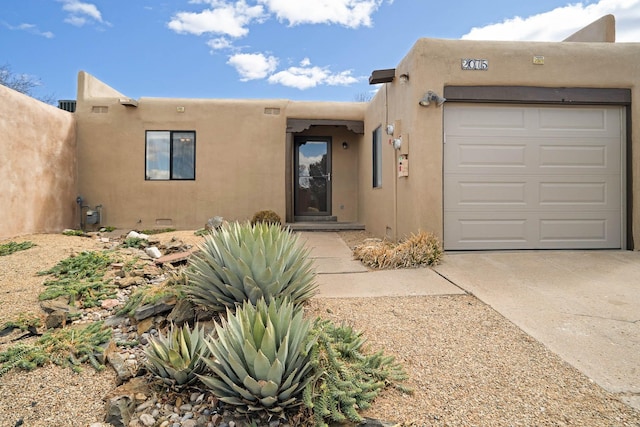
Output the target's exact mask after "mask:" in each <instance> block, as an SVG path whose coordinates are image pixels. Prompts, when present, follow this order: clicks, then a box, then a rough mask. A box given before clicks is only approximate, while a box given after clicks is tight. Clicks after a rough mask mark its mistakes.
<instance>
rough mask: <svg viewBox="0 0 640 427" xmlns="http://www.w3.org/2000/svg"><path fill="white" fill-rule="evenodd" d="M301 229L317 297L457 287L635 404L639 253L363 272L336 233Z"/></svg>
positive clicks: (553, 255) (461, 257) (477, 260)
mask: <svg viewBox="0 0 640 427" xmlns="http://www.w3.org/2000/svg"><path fill="white" fill-rule="evenodd" d="M300 234H301V240H302V241H303V242H305V244H306V245H307V247H309V248H311V253H310V255H311V257H312V258H314V259H315V262H316V266H317V273H318V279H317V280H318V284H319V296H322V297H336V298H348V297H368V296H371V297H373V296H402V295H407V296H410V295H445V294H464V293H465V291H466V292H468V293H471V294H473V295H475V296H476V297H477V298H479V299H480V300H481V301H483V302H484V303H486V304H488V305H490V306H491V307H492V308H494V309H495V310H496V311H498V312H499V313H500V314H502V315H503V316H505V317H506V318H507V319H509V320H510V321H512V322H513V323H514V324H516V325H517V326H518V327H520V328H521V329H522V330H523V331H525V332H526V333H528V334H529V335H531V336H532V337H534V338H535V339H537V340H538V341H540V342H541V343H543V344H544V345H545V346H546V347H547V348H549V349H550V350H551V351H553V352H554V353H556V354H558V355H559V356H560V357H561V358H563V359H564V360H565V361H566V362H568V363H569V364H571V365H572V366H574V367H575V368H577V369H578V370H580V371H581V372H582V373H584V374H585V375H586V376H588V377H589V378H591V379H592V380H594V381H595V382H596V383H597V384H598V385H600V386H601V387H603V388H604V389H605V390H608V391H610V392H612V393H615V394H617V395H618V396H619V397H620V399H621V400H623V401H624V402H626V403H628V404H629V405H631V406H633V407H635V408H636V409H639V410H640V252H630V251H517V252H472V253H456V252H452V253H447V254H446V255H445V257H444V260H443V262H442V263H441V264H440V265H438V266H437V267H435V269H430V268H422V269H408V270H385V271H369V270H367V269H366V268H364V267H363V266H362V265H361V264H360V263H359V262H356V261H354V260H352V257H351V251H350V250H349V248H348V247H347V246H346V244H345V243H344V242H343V241H342V240H341V239H340V237H339V236H338V234H337V233H321V232H315V233H300Z"/></svg>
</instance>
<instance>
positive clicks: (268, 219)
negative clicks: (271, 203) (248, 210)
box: [251, 210, 282, 225]
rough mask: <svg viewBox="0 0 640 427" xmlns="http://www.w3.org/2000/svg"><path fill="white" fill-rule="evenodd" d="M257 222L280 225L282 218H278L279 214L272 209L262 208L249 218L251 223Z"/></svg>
mask: <svg viewBox="0 0 640 427" xmlns="http://www.w3.org/2000/svg"><path fill="white" fill-rule="evenodd" d="M259 222H264V223H266V224H277V225H281V224H282V219H281V218H280V215H278V214H277V213H276V212H274V211H272V210H263V211H258V212H256V213H255V214H254V215H253V218H251V225H255V224H257V223H259Z"/></svg>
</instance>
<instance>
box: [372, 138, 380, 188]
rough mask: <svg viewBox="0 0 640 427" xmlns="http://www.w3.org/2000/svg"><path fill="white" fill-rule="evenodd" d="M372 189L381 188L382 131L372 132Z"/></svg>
mask: <svg viewBox="0 0 640 427" xmlns="http://www.w3.org/2000/svg"><path fill="white" fill-rule="evenodd" d="M372 152H373V188H378V187H382V129H381V127H380V126H378V128H377V129H376V130H374V131H373V145H372Z"/></svg>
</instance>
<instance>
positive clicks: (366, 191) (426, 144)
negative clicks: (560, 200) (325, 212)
mask: <svg viewBox="0 0 640 427" xmlns="http://www.w3.org/2000/svg"><path fill="white" fill-rule="evenodd" d="M534 56H544V58H545V61H544V65H534V64H533V57H534ZM639 57H640V44H638V43H633V44H631V43H618V44H614V43H569V42H561V43H540V42H487V41H463V40H437V39H420V40H418V41H417V42H416V44H415V45H414V46H413V48H412V49H411V51H410V52H409V53H408V55H407V56H406V57H405V58H404V59H403V60H402V61H401V62H400V64H399V65H398V66H397V67H396V76H399V75H400V74H403V73H408V74H409V76H410V78H409V81H407V82H406V83H402V82H400V80H399V79H398V78H396V79H395V80H394V81H393V82H392V83H387V84H385V85H382V87H381V88H380V90H379V91H378V93H377V95H376V96H375V98H374V99H373V101H372V102H371V103H370V105H369V109H368V111H367V115H366V119H365V136H366V138H368V139H369V142H366V141H365V143H364V144H363V147H364V149H363V150H361V152H360V158H359V163H360V165H361V166H360V182H362V183H365V184H363V185H362V186H361V189H360V202H359V209H360V217H361V220H362V221H364V222H365V223H366V225H367V229H368V230H370V231H371V232H373V233H375V234H377V235H379V236H384V235H385V234H386V235H391V236H394V237H397V238H401V237H403V236H405V235H407V234H409V233H411V232H415V231H417V230H418V229H423V230H427V231H431V232H434V233H436V234H437V235H439V236H440V237H441V236H442V228H443V217H442V209H443V208H442V205H443V193H442V176H443V170H442V158H443V150H442V144H443V131H442V126H443V111H444V108H442V107H440V108H437V107H435V106H434V105H431V106H429V107H421V106H419V105H418V101H419V100H420V99H421V98H422V96H423V95H424V93H425V92H426V91H427V90H433V91H435V92H437V93H438V94H440V95H442V94H443V90H444V87H445V86H449V85H459V86H491V85H505V86H540V87H594V88H628V89H631V92H632V100H636V99H640V87H639V84H640V77H639V76H640V61H638V58H639ZM462 58H475V59H488V60H489V69H488V70H486V71H464V70H462V69H461V65H460V62H461V59H462ZM445 105H446V104H445ZM398 120H399V121H400V122H401V125H402V126H401V128H402V129H401V133H402V134H404V135H408V140H409V161H410V163H409V165H410V166H409V177H408V178H399V179H398V178H395V177H394V176H395V161H396V156H397V152H396V151H395V150H393V149H391V147H389V146H388V145H387V144H386V143H385V144H384V145H385V147H383V148H384V150H383V151H384V153H383V154H384V172H383V174H384V176H383V188H382V189H373V188H371V184H366V183H370V182H371V178H370V177H371V173H372V172H371V151H370V147H369V146H370V140H371V132H372V131H373V130H374V129H375V127H377V126H378V125H382V126H383V128H384V126H385V125H386V123H393V122H395V121H398ZM631 126H632V129H631V135H632V141H631V144H632V151H633V159H632V164H633V172H634V173H633V182H632V186H633V189H634V194H636V197H634V200H633V201H632V203H633V206H632V211H633V214H632V222H633V236H634V241H635V242H640V195H638V188H640V110H639V109H637V108H633V106H632V108H631ZM394 136H395V135H394ZM386 139H388V138H387V136H386V135H385V140H386ZM388 228H391V231H389V229H388Z"/></svg>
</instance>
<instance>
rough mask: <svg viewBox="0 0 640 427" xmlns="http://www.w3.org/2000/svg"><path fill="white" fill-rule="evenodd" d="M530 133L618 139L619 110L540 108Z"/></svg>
mask: <svg viewBox="0 0 640 427" xmlns="http://www.w3.org/2000/svg"><path fill="white" fill-rule="evenodd" d="M530 112H531V114H536V115H537V120H536V123H535V124H534V126H533V128H532V131H534V132H535V133H536V134H539V135H540V136H544V135H558V136H561V135H569V136H571V137H574V138H575V137H586V138H589V137H598V138H603V137H613V138H617V137H619V131H620V117H621V116H620V114H621V113H620V109H619V108H617V107H614V108H611V107H589V108H584V107H574V108H567V107H564V108H549V107H547V108H540V109H537V110H535V111H534V110H530Z"/></svg>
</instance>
